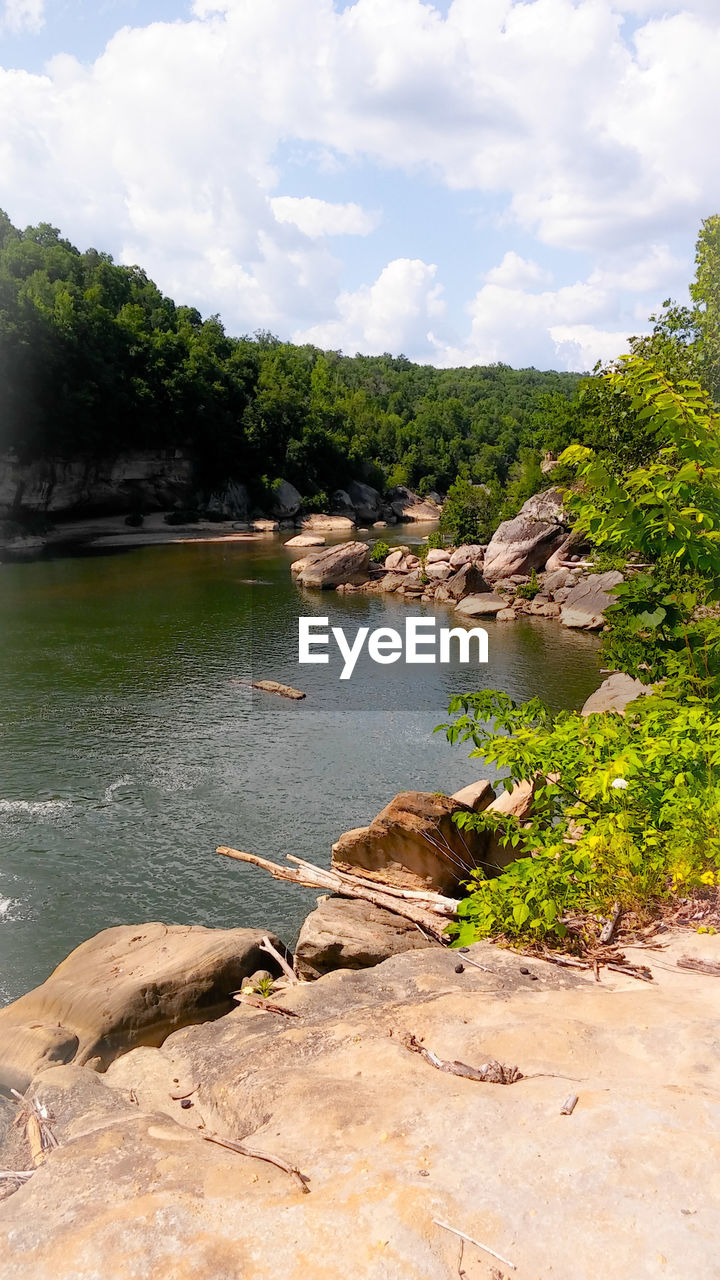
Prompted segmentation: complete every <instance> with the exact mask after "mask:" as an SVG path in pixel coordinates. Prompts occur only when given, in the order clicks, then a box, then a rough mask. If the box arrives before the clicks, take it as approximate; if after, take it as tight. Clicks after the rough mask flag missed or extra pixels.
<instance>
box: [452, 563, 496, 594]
mask: <svg viewBox="0 0 720 1280" xmlns="http://www.w3.org/2000/svg"><path fill="white" fill-rule="evenodd" d="M450 568H451V569H452V565H450ZM447 589H448V596H449V597H450V598H451V599H453V600H462V598H463V596H470V595H477V594H478V593H479V592H486V591H489V589H490V588H489V587H488V584H487V582H486V581H485V579H484V577H483V574H482V570H481V569H480V568H479V567H478V565H477V564H475V563H474V562H473V561H471V560H467V561H466V562H465V564H462V565H460V567H459V568H457V569H455V571H454V573H453V574H452V576H451V577H449V578H448V580H447Z"/></svg>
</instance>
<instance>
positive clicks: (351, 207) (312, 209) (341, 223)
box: [270, 196, 380, 239]
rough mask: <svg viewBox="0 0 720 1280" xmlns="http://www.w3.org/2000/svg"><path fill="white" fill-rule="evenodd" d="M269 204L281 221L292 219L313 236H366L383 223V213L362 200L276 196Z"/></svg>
mask: <svg viewBox="0 0 720 1280" xmlns="http://www.w3.org/2000/svg"><path fill="white" fill-rule="evenodd" d="M270 207H271V209H272V211H273V213H274V215H275V217H276V219H277V221H278V222H289V223H291V224H292V225H293V226H295V227H297V228H298V231H302V233H303V235H306V236H310V237H311V238H313V239H315V238H316V237H318V236H367V235H369V234H370V232H371V231H375V229H376V228H377V227H378V226H379V225H380V214H379V213H377V212H369V211H368V210H367V209H363V208H362V207H361V206H360V205H359V204H353V203H350V204H331V203H330V202H329V201H327V200H315V199H313V197H312V196H273V197H272V199H271V200H270Z"/></svg>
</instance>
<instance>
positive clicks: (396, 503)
mask: <svg viewBox="0 0 720 1280" xmlns="http://www.w3.org/2000/svg"><path fill="white" fill-rule="evenodd" d="M388 499H389V502H390V507H391V509H392V512H393V515H395V516H397V519H398V520H401V521H415V522H417V523H429V522H430V521H431V520H439V519H440V515H441V510H442V508H441V507H439V506H438V504H437V503H436V502H433V501H432V500H431V499H430V498H421V497H420V495H419V494H417V493H413V492H412V491H411V490H410V489H406V488H405V486H404V485H398V486H397V488H395V489H392V490H391V491H390V493H389V494H388Z"/></svg>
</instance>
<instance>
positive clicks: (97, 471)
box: [0, 451, 192, 519]
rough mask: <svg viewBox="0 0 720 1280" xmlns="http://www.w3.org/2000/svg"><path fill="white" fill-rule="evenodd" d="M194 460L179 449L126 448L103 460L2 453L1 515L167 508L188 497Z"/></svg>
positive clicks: (51, 514) (69, 513) (106, 512)
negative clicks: (23, 459) (32, 458)
mask: <svg viewBox="0 0 720 1280" xmlns="http://www.w3.org/2000/svg"><path fill="white" fill-rule="evenodd" d="M191 482H192V465H191V463H190V460H189V459H188V458H187V457H185V455H184V454H182V453H181V452H179V451H168V452H157V451H156V452H147V453H126V454H121V455H119V456H117V457H115V458H108V459H103V460H101V461H94V462H93V461H88V460H87V459H75V460H73V459H62V458H54V459H44V460H42V461H39V462H31V463H27V464H21V463H19V462H18V461H17V458H15V457H14V455H12V454H4V455H0V519H3V518H7V517H8V516H11V515H12V514H13V513H15V512H17V511H18V510H22V511H31V512H38V513H40V514H42V515H48V516H51V517H58V516H60V517H63V516H72V515H77V514H84V513H88V512H101V513H103V514H108V515H113V514H115V513H120V514H122V513H123V512H128V511H131V510H133V509H136V508H138V507H139V506H141V507H142V509H143V510H145V511H162V510H165V509H167V508H168V507H171V506H173V505H174V504H175V503H177V502H182V501H184V500H185V499H186V498H187V496H188V494H189V492H190V489H191Z"/></svg>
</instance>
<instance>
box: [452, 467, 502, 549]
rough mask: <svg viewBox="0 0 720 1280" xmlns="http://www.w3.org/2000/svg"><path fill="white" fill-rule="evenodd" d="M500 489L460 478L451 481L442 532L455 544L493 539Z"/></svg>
mask: <svg viewBox="0 0 720 1280" xmlns="http://www.w3.org/2000/svg"><path fill="white" fill-rule="evenodd" d="M499 509H500V492H499V489H497V487H495V486H492V485H485V484H471V483H470V481H469V480H465V479H459V480H456V481H455V484H451V485H450V488H449V490H448V496H447V500H446V502H445V505H444V507H443V509H442V514H441V516H440V532H441V533H447V534H449V535H450V537H451V539H452V542H453V544H454V545H455V546H460V545H461V544H462V543H464V542H470V543H476V542H489V541H490V538H491V537H492V535H493V533H494V531H495V526H496V524H497V522H498V512H499Z"/></svg>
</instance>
